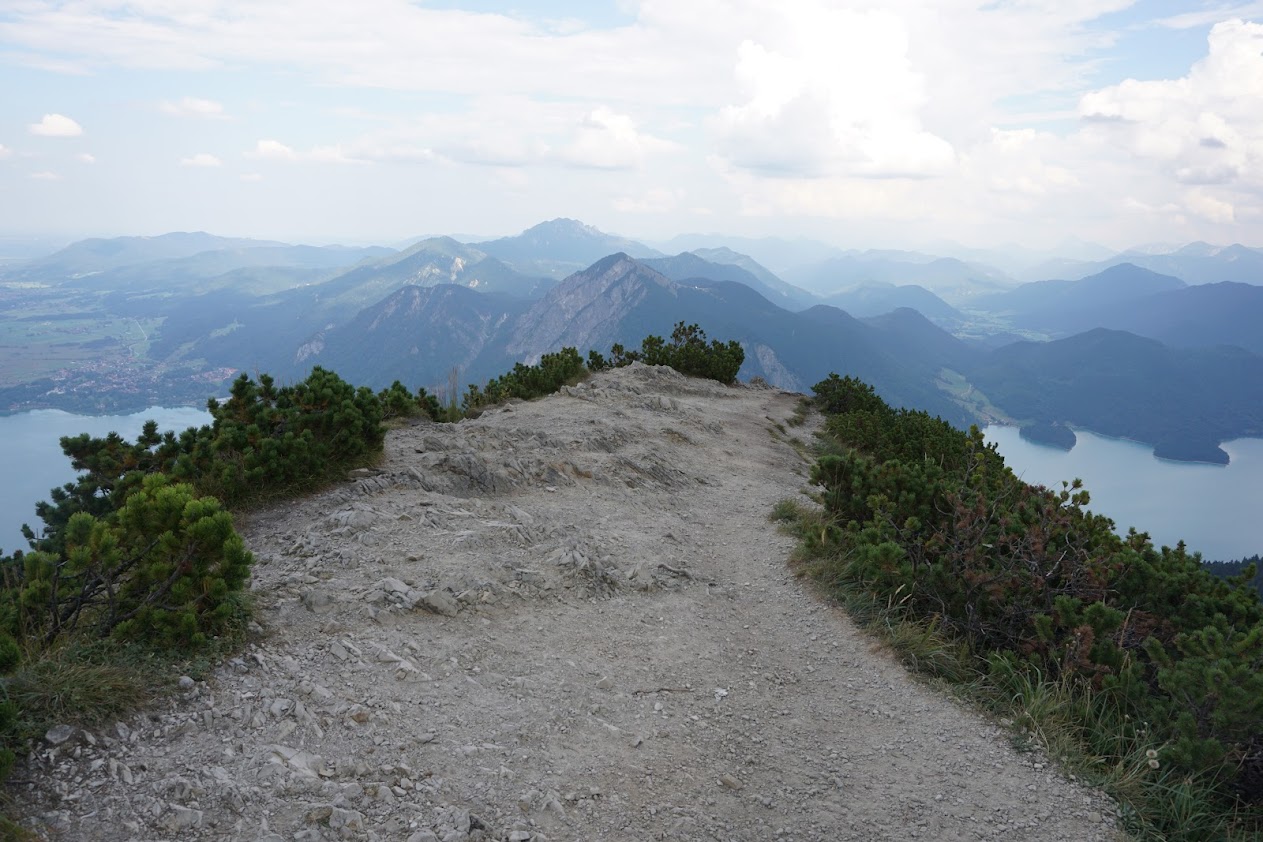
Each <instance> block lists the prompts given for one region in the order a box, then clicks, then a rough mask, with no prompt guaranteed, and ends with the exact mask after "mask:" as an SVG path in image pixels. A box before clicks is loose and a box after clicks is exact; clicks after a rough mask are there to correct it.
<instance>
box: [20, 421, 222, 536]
mask: <svg viewBox="0 0 1263 842" xmlns="http://www.w3.org/2000/svg"><path fill="white" fill-rule="evenodd" d="M149 419H153V420H154V421H157V422H158V429H159V430H160V431H165V430H174V431H176V432H180V431H182V430H184V429H185V428H186V427H200V426H202V425H203V424H209V423H210V420H211V417H210V413H209V412H206V411H205V410H203V409H194V408H193V407H174V408H167V407H160V406H155V407H152V408H150V409H146V410H144V411H143V412H137V413H136V414H134V415H73V414H71V413H69V412H62V411H61V410H58V409H37V410H35V411H33V412H23V413H19V414H17V415H7V416H3V417H0V465H4V474H3V477H2V478H0V549H3V550H4V551H5V552H6V553H11V552H13V551H14V550H18V549H21V550H25V549H26V548H27V545H26V540H25V539H23V538H22V524H23V523H29V524H30V525H31V528H32V529H35V530H36V531H38V527H39V526H41V525H42V521H40V519H39V518H37V517H36V516H35V504H36V502H38V501H40V500H47V499H48V492H49V490H50V489H52V488H55V487H58V486H61V485H65V484H66V483H68V482H71V481H73V480H74V478H75V472H74V470H73V469H72V468H71V467H70V460H69V459H67V458H66V456H65V454H63V453H62V452H61V445H59V444H58V440H59V439H61V437H62V436H77V435H79V434H80V433H88V434H90V435H93V436H104V435H106V434H107V433H109V432H111V431H112V432H116V433H118V434H119V435H120V436H123V437H124V438H126V439H135V438H136V436H138V435H140V429H141V427H143V426H144V424H145V421H147V420H149Z"/></svg>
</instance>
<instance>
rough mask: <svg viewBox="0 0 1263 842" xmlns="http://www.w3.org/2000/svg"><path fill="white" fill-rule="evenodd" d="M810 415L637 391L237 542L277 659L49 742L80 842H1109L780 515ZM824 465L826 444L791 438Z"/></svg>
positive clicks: (648, 381)
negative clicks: (913, 670) (820, 586)
mask: <svg viewBox="0 0 1263 842" xmlns="http://www.w3.org/2000/svg"><path fill="white" fill-rule="evenodd" d="M796 403H797V398H796V397H795V396H792V395H789V394H786V393H783V392H779V391H775V390H771V389H763V388H755V387H735V388H725V387H722V386H719V385H717V384H713V383H709V382H704V381H697V380H692V379H687V378H684V377H682V376H680V375H678V374H676V373H675V372H674V371H671V370H670V369H658V368H647V367H644V366H639V365H637V366H633V367H631V368H628V369H622V370H618V371H615V372H611V373H607V374H602V375H600V376H597V377H595V378H593V379H592V380H591V381H589V382H588V383H585V384H582V385H580V386H578V387H575V388H573V389H566V390H565V391H564V393H563V394H560V395H556V396H554V397H550V398H547V399H544V400H541V401H537V402H532V403H528V404H521V403H519V404H515V405H512V406H510V407H506V408H502V409H497V410H493V411H491V412H488V413H487V414H485V415H483V416H482V417H481V418H479V419H477V420H473V421H466V422H462V423H461V424H457V425H431V424H425V425H418V426H414V427H409V428H406V429H402V430H397V431H393V432H392V433H391V434H390V435H389V437H388V439H387V458H386V460H385V462H384V463H383V465H382V467H381V469H380V470H377V471H372V472H366V473H365V475H362V476H360V477H358V478H356V479H355V480H354V481H351V482H348V483H347V484H345V485H343V486H341V487H338V488H336V489H333V490H330V491H328V492H326V493H323V494H321V495H318V496H315V497H312V498H310V499H307V500H304V501H301V502H299V503H296V504H293V505H289V506H285V507H281V508H277V509H275V510H271V511H267V512H262V513H259V514H256V515H253V516H251V517H249V518H246V519H245V520H244V521H243V522H242V523H241V524H240V526H241V528H242V531H243V534H244V535H245V536H246V540H247V544H248V545H249V546H250V548H251V549H252V550H253V551H254V552H255V554H256V556H257V558H258V566H257V568H256V572H255V581H254V589H255V591H256V592H257V594H258V599H259V602H260V607H261V612H260V613H261V617H260V619H261V622H262V623H263V625H264V627H265V633H264V635H263V636H262V637H260V638H259V640H258V642H257V643H256V644H254V645H252V646H251V647H250V648H249V649H248V650H247V651H246V652H245V653H244V654H243V655H242V656H241V657H240V658H236V659H234V660H232V661H231V662H230V663H228V664H225V665H224V666H223V667H222V668H221V669H219V670H218V671H217V672H216V673H215V674H214V675H213V676H212V677H211V678H210V680H208V681H206V682H203V683H192V682H185V683H186V685H191V686H188V687H187V688H186V691H185V692H184V694H183V695H182V697H181V698H179V699H176V700H173V701H172V702H170V703H169V704H167V705H166V706H165V707H163V708H162V709H160V710H157V711H154V712H152V713H150V714H148V715H144V716H138V717H136V718H135V719H133V720H132V721H129V722H127V723H120V724H118V725H116V726H113V727H111V728H109V729H105V732H104V733H101V732H98V733H93V734H78V735H76V736H73V737H71V738H69V739H67V740H66V742H64V743H62V744H61V745H60V746H58V747H56V748H50V747H48V746H45V747H44V749H43V750H42V752H41V757H40V760H39V761H38V764H37V765H38V766H39V769H38V770H36V772H37V774H38V775H40V776H43V778H44V780H46V781H47V783H46V785H45V786H44V787H43V788H42V790H41V793H42V794H41V796H40V797H39V798H38V799H37V804H36V808H37V810H38V815H39V816H40V817H41V818H42V819H43V820H44V821H45V822H47V823H48V825H49V827H50V829H51V831H52V833H53V834H54V835H56V836H58V838H65V839H102V840H122V839H145V840H150V839H164V840H165V839H170V840H175V839H180V840H203V839H240V840H252V841H253V840H260V842H262V841H263V840H267V842H280V840H325V839H380V840H410V842H427V841H431V842H432V840H447V842H462V840H477V839H487V840H509V841H510V842H527V840H533V842H546V840H553V842H557V840H589V839H608V840H657V839H679V840H764V839H779V840H840V839H855V840H880V839H892V840H894V839H898V840H905V839H909V838H922V839H933V840H975V839H997V840H999V839H1003V840H1022V839H1029V840H1107V839H1113V838H1115V835H1114V831H1113V825H1112V819H1111V818H1110V816H1112V810H1111V808H1110V805H1109V803H1108V801H1107V800H1106V799H1104V798H1103V797H1102V796H1100V795H1099V794H1097V793H1093V792H1091V791H1089V790H1086V789H1082V788H1079V787H1077V786H1076V785H1074V784H1071V783H1068V782H1066V781H1065V780H1063V779H1062V778H1061V777H1060V776H1059V775H1057V774H1056V773H1055V772H1053V771H1051V770H1050V769H1049V768H1048V767H1047V766H1046V764H1045V763H1044V761H1043V759H1042V758H1041V757H1040V756H1039V755H1037V754H1018V753H1016V752H1015V751H1014V750H1012V749H1011V748H1010V747H1009V744H1008V741H1007V739H1006V736H1005V734H1004V733H1003V732H1002V731H1001V730H1000V729H999V728H997V727H995V726H993V725H991V724H989V723H987V722H986V721H984V720H983V719H981V718H980V717H978V716H976V715H974V714H972V713H970V712H968V711H966V710H963V709H962V708H961V707H959V706H958V705H956V704H955V703H953V702H952V701H950V700H948V699H945V698H943V697H941V696H939V695H936V694H934V693H932V692H930V691H928V690H927V689H925V688H923V687H921V686H919V685H918V684H917V683H916V682H915V681H913V680H911V679H909V678H908V676H907V675H906V674H905V673H904V671H903V670H902V668H900V667H899V666H898V665H897V664H895V663H894V662H893V661H892V660H891V659H890V658H889V657H888V656H887V655H885V654H883V653H881V652H880V651H877V650H876V649H875V647H874V644H873V643H872V641H871V640H870V639H868V638H866V637H864V636H863V635H861V634H860V633H858V632H857V631H856V630H855V629H854V627H853V626H852V624H851V623H850V622H849V621H848V619H847V618H846V617H845V616H844V615H843V614H842V613H841V612H840V611H839V610H838V609H835V608H831V607H829V606H827V605H826V604H825V603H824V602H823V601H822V600H821V599H820V598H818V597H817V596H815V595H813V594H812V593H811V591H810V588H809V586H807V585H806V584H805V583H803V582H801V581H799V580H797V579H795V578H794V577H793V576H792V575H791V574H790V573H789V572H788V570H787V567H786V563H785V560H786V558H787V556H788V554H789V552H790V551H791V549H792V541H791V539H789V538H787V537H786V536H784V535H781V534H778V533H777V531H776V530H775V528H774V527H773V526H772V525H770V524H769V523H768V520H767V514H768V512H769V510H770V508H771V506H772V505H773V503H775V502H776V501H777V500H779V499H782V498H785V497H789V496H793V495H794V494H796V493H798V492H799V491H800V490H801V489H802V488H803V487H804V483H805V476H806V471H807V464H806V462H805V461H804V460H803V459H802V457H800V456H799V455H798V454H797V453H796V452H795V450H794V449H793V448H792V447H791V446H790V445H789V444H787V443H786V442H785V441H784V440H783V439H779V438H778V436H776V435H773V434H772V432H771V431H772V429H773V425H774V424H775V423H776V422H784V421H785V420H787V419H788V418H789V417H790V416H791V415H792V413H793V411H794V408H795V406H796ZM789 432H790V433H791V434H798V435H800V436H803V437H804V438H806V437H809V433H807V432H804V431H803V430H802V429H801V428H800V429H798V430H795V429H794V428H789Z"/></svg>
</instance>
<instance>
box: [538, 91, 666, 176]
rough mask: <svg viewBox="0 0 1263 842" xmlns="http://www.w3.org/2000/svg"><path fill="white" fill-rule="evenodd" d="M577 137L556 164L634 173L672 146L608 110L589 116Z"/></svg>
mask: <svg viewBox="0 0 1263 842" xmlns="http://www.w3.org/2000/svg"><path fill="white" fill-rule="evenodd" d="M574 134H575V137H574V139H573V140H572V141H570V142H569V143H568V144H566V145H565V146H564V147H562V148H561V149H559V150H558V151H557V153H556V155H555V158H556V160H558V161H560V162H561V163H563V164H569V165H572V166H577V167H591V168H593V169H602V170H621V169H634V168H636V167H639V166H641V165H642V164H643V163H644V162H645V158H646V157H647V156H649V155H650V154H652V153H654V152H659V151H665V150H667V149H670V148H671V146H672V144H670V143H667V142H666V141H664V140H661V139H659V138H656V137H653V136H652V135H649V134H646V133H644V132H641V131H640V130H639V129H638V128H637V127H636V123H635V121H634V120H632V118H631V117H629V116H628V115H626V114H619V113H617V112H615V111H613V110H611V109H609V108H606V107H604V106H601V107H600V108H597V109H595V110H593V111H592V112H591V113H589V114H588V115H587V116H586V117H585V118H584V119H583V120H582V121H581V122H580V123H579V125H578V126H577V128H576V129H575V132H574Z"/></svg>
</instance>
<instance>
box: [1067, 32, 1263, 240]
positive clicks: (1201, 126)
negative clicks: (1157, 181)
mask: <svg viewBox="0 0 1263 842" xmlns="http://www.w3.org/2000/svg"><path fill="white" fill-rule="evenodd" d="M1260 101H1263V25H1261V24H1257V23H1247V22H1244V21H1240V20H1232V21H1225V22H1223V23H1219V24H1217V25H1215V27H1214V28H1213V29H1211V31H1210V36H1209V52H1208V54H1207V56H1206V57H1205V58H1204V59H1202V60H1200V61H1198V62H1197V63H1196V64H1194V65H1193V67H1192V68H1191V69H1190V70H1189V72H1188V74H1187V75H1186V76H1183V77H1181V78H1178V79H1160V80H1151V81H1140V80H1136V79H1128V80H1126V81H1124V82H1121V83H1120V84H1117V85H1113V86H1111V87H1108V88H1103V89H1101V90H1098V91H1093V92H1091V93H1089V94H1087V95H1085V96H1084V97H1083V98H1082V100H1081V101H1080V103H1079V114H1080V116H1081V117H1082V118H1083V119H1084V120H1085V121H1086V122H1087V123H1088V124H1089V131H1091V132H1092V133H1094V134H1096V135H1097V136H1099V137H1100V138H1101V139H1102V140H1103V141H1104V142H1107V143H1109V144H1112V145H1115V146H1118V147H1121V148H1123V149H1125V150H1127V151H1128V152H1130V153H1131V154H1133V155H1136V156H1139V157H1141V158H1143V159H1146V160H1148V161H1151V162H1154V163H1156V164H1157V165H1158V166H1159V167H1161V169H1162V170H1163V171H1164V172H1165V174H1166V175H1168V176H1169V177H1171V178H1174V179H1175V180H1176V181H1177V182H1180V183H1183V184H1194V185H1231V184H1237V183H1242V184H1248V185H1253V186H1257V187H1263V109H1261V108H1259V102H1260ZM1195 195H1204V194H1201V193H1198V194H1195ZM1200 206H1201V207H1203V209H1204V208H1205V207H1206V206H1205V204H1204V203H1203V204H1202V205H1200ZM1202 215H1203V216H1204V215H1205V214H1202ZM1218 215H1220V216H1222V215H1223V214H1222V212H1219V213H1218Z"/></svg>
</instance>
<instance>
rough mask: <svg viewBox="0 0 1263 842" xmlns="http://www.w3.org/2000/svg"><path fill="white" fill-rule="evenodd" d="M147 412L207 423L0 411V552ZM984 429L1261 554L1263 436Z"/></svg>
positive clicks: (180, 414)
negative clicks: (1194, 444) (1162, 448)
mask: <svg viewBox="0 0 1263 842" xmlns="http://www.w3.org/2000/svg"><path fill="white" fill-rule="evenodd" d="M150 418H152V419H154V420H155V421H157V422H158V428H159V429H160V430H175V431H177V432H178V431H180V430H183V429H184V428H186V427H195V426H200V425H202V424H207V423H210V414H209V413H207V412H205V411H204V410H200V409H194V408H191V407H176V408H166V407H153V408H151V409H147V410H145V411H144V412H138V413H135V414H134V415H101V416H85V415H72V414H71V413H68V412H61V411H60V410H55V409H41V410H36V411H34V412H24V413H21V414H18V415H10V416H5V417H0V464H2V465H4V466H5V471H4V475H3V480H0V548H2V549H4V550H5V551H7V552H12V551H13V550H15V549H25V548H26V542H25V541H24V540H23V539H22V533H21V526H22V524H23V523H29V524H31V526H32V527H37V526H38V525H39V521H38V518H36V517H35V503H36V502H37V501H39V500H47V499H48V491H49V489H51V488H53V487H54V486H60V485H62V484H64V483H67V482H70V481H71V480H73V479H74V471H72V470H71V468H70V460H69V459H67V458H66V457H65V456H64V455H63V454H62V452H61V447H60V446H59V445H58V443H57V441H58V439H60V438H61V437H62V436H74V435H78V434H79V433H90V434H91V435H94V436H103V435H105V434H106V433H108V432H110V431H111V430H112V431H114V432H117V433H118V434H119V435H121V436H124V437H126V438H129V439H134V438H135V437H136V436H137V435H138V434H139V433H140V428H141V427H142V426H143V425H144V423H145V421H146V420H147V419H150ZM983 432H984V434H985V435H986V437H987V440H988V441H992V442H995V443H996V444H997V446H998V447H999V449H1000V453H1001V454H1002V455H1003V456H1004V460H1005V463H1006V464H1008V466H1009V467H1010V468H1012V469H1013V470H1014V472H1015V473H1017V474H1018V475H1019V476H1021V477H1022V478H1023V479H1025V480H1026V481H1027V482H1030V483H1036V484H1040V485H1046V486H1049V487H1050V488H1059V487H1060V482H1061V481H1062V480H1063V479H1064V480H1070V479H1074V478H1075V477H1079V478H1080V479H1082V480H1083V482H1084V485H1085V487H1086V488H1087V489H1088V491H1089V492H1091V494H1092V503H1091V505H1090V506H1089V508H1090V509H1092V510H1093V511H1094V512H1098V513H1100V514H1103V515H1106V516H1108V517H1110V518H1112V519H1113V520H1114V521H1115V523H1117V524H1118V525H1119V528H1120V531H1123V532H1125V531H1126V530H1127V527H1128V526H1135V527H1136V528H1137V529H1140V530H1142V531H1144V532H1148V533H1149V534H1150V536H1152V538H1153V540H1154V543H1156V544H1159V545H1161V544H1168V545H1173V544H1175V542H1176V541H1178V540H1180V539H1181V538H1183V539H1184V541H1185V542H1186V543H1187V544H1188V546H1189V548H1190V549H1192V550H1197V551H1200V552H1201V553H1202V555H1203V557H1205V558H1207V559H1229V558H1241V557H1244V556H1248V555H1254V554H1255V553H1263V517H1260V510H1259V506H1260V502H1261V501H1263V439H1238V440H1236V441H1231V442H1227V443H1225V444H1224V445H1223V448H1224V450H1226V451H1228V455H1229V457H1230V459H1231V461H1230V462H1229V464H1228V465H1226V466H1223V465H1205V464H1197V463H1188V462H1171V461H1168V460H1165V459H1157V458H1155V457H1154V455H1153V449H1152V448H1150V447H1148V446H1146V445H1142V444H1136V443H1135V442H1130V441H1124V440H1121V439H1111V438H1108V437H1106V436H1099V435H1096V434H1094V433H1088V432H1081V431H1078V437H1079V443H1078V444H1077V445H1075V447H1074V449H1073V450H1071V451H1069V452H1066V451H1063V450H1058V449H1056V448H1053V447H1045V446H1043V445H1038V444H1032V443H1030V442H1028V441H1024V440H1023V439H1022V438H1021V437H1020V436H1018V431H1017V428H1016V427H996V426H991V427H987V428H986V429H985V430H984V431H983Z"/></svg>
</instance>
